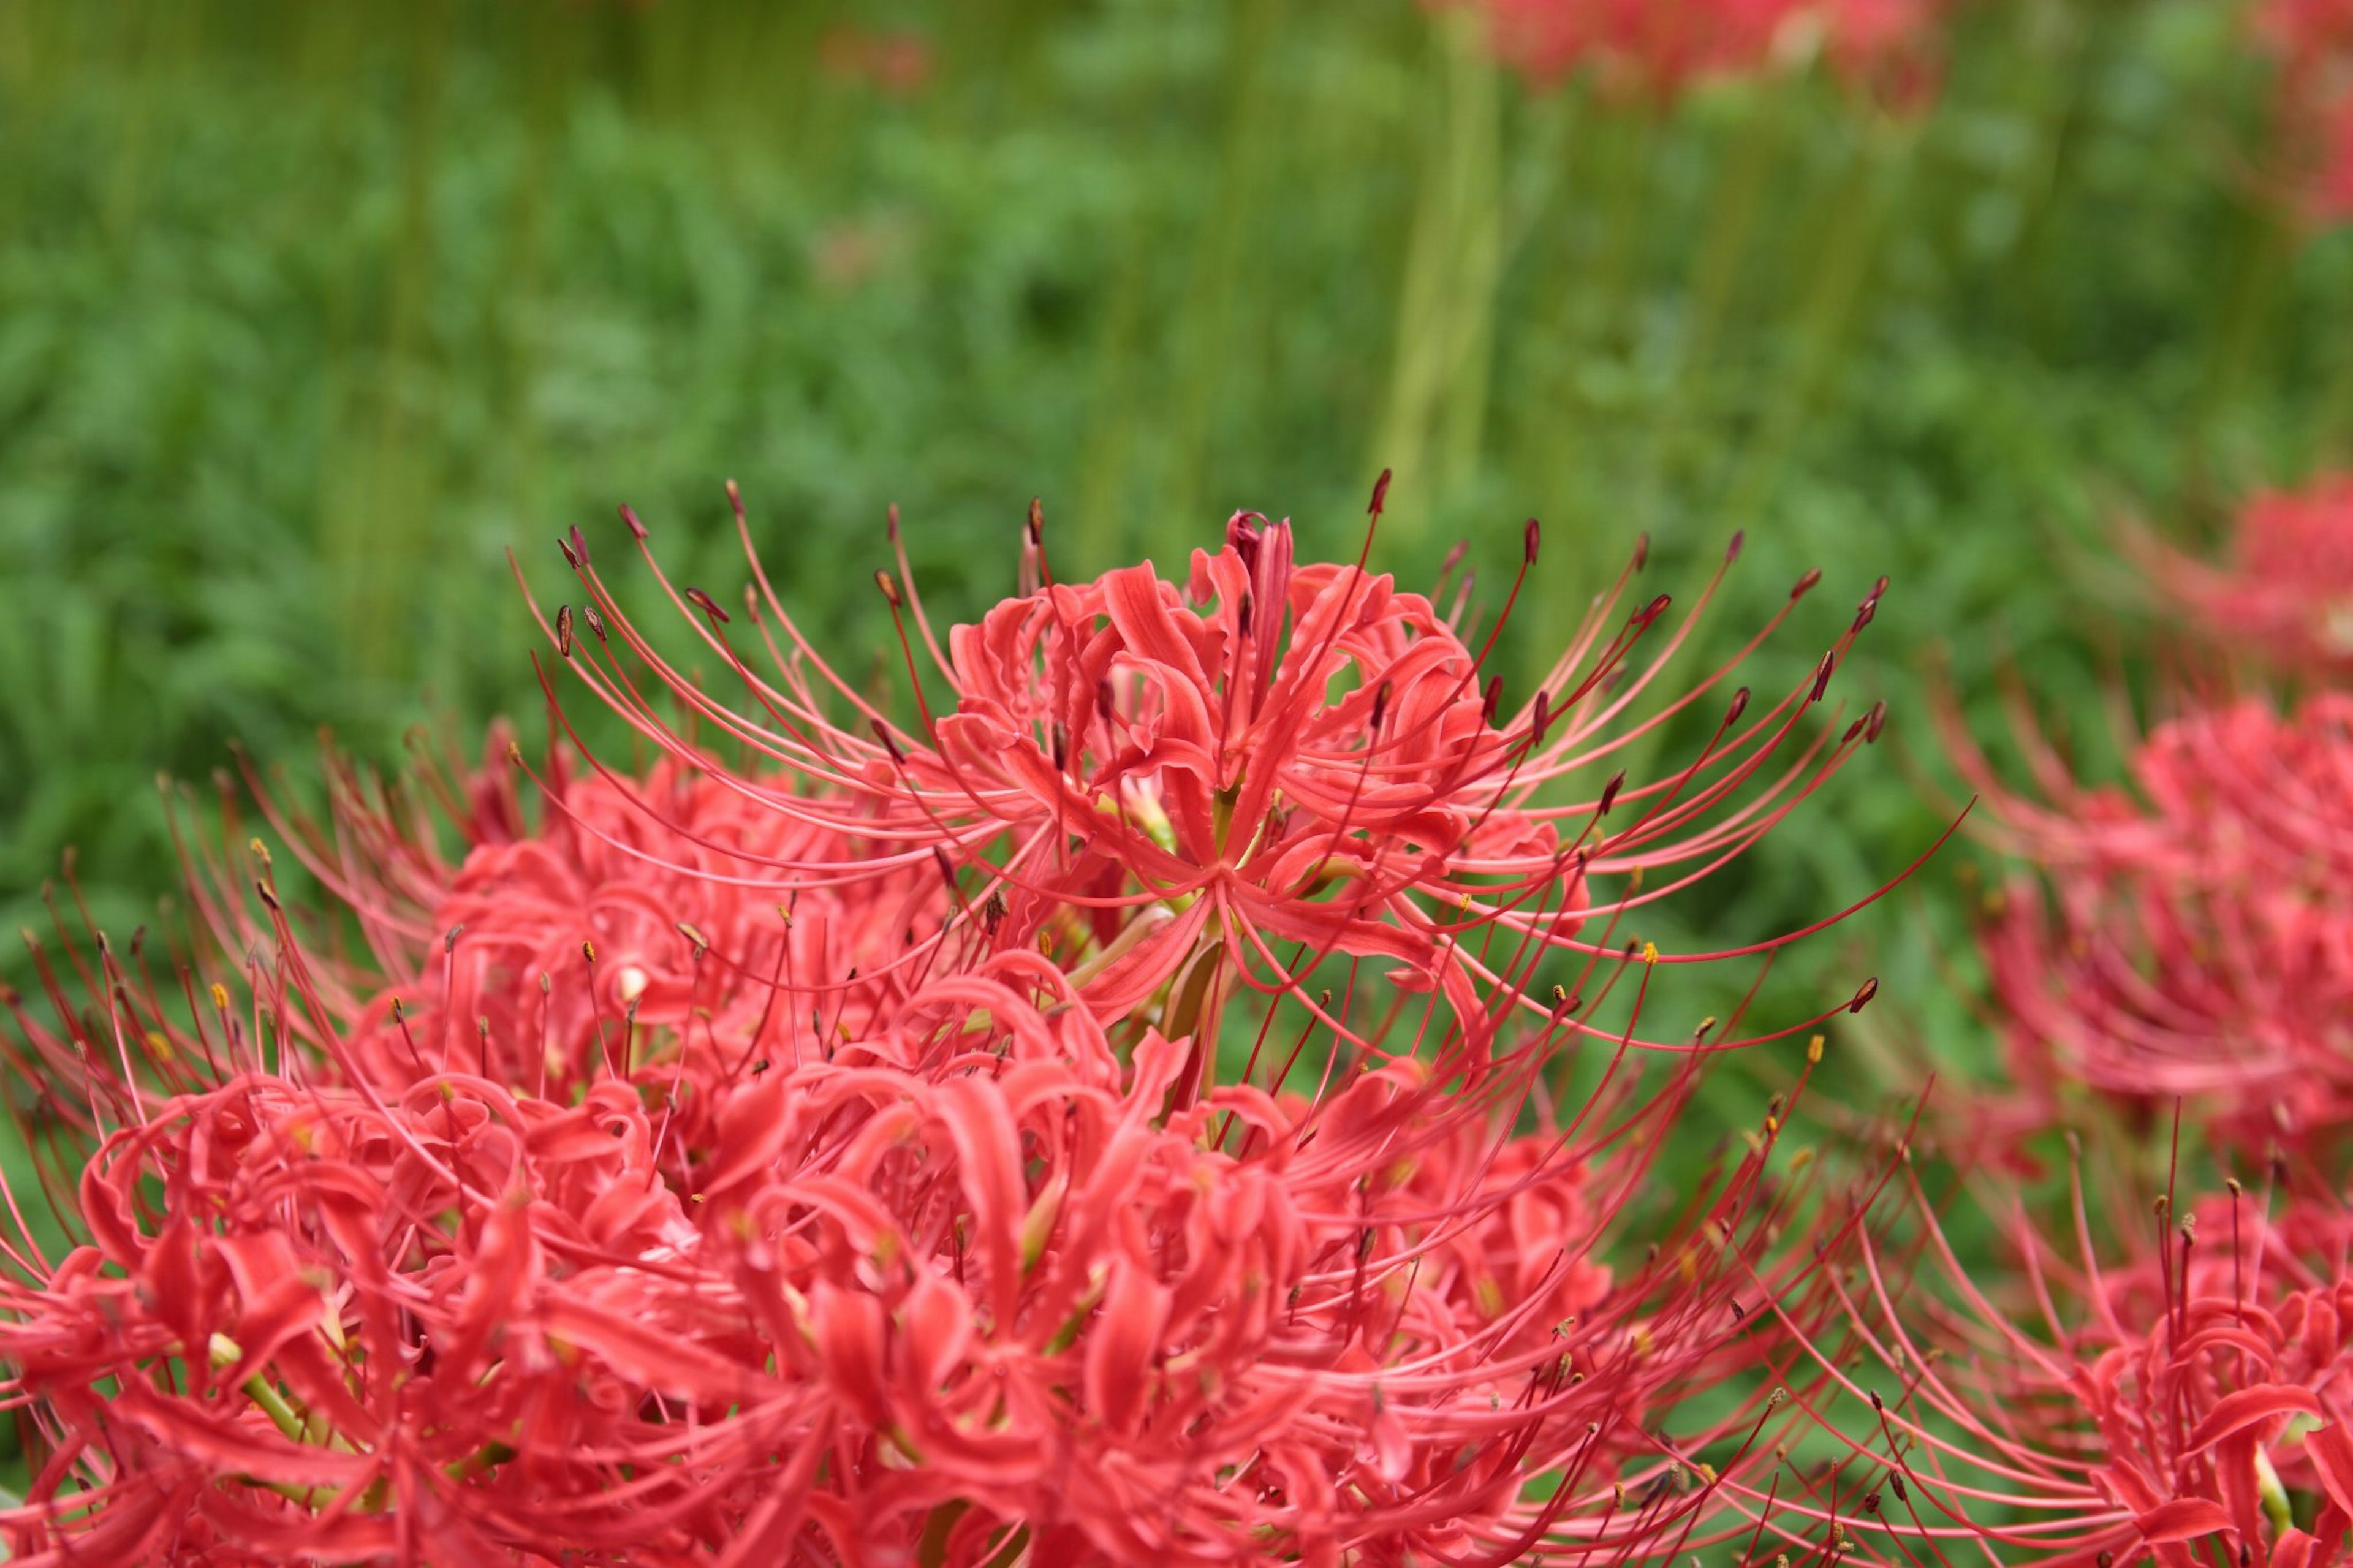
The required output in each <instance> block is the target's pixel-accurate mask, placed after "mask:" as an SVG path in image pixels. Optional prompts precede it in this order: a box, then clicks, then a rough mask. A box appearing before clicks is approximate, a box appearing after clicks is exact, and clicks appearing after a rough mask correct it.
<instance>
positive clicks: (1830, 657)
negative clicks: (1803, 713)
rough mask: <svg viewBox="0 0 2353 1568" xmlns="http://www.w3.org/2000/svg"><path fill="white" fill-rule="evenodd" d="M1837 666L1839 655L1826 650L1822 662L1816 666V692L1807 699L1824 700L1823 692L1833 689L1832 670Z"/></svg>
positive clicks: (1811, 700) (1813, 700) (1812, 700)
mask: <svg viewBox="0 0 2353 1568" xmlns="http://www.w3.org/2000/svg"><path fill="white" fill-rule="evenodd" d="M1836 668H1838V655H1837V654H1835V653H1830V652H1825V653H1824V654H1823V655H1822V662H1821V663H1820V664H1818V665H1816V666H1814V693H1813V695H1812V696H1810V697H1809V698H1807V699H1806V700H1807V701H1809V702H1820V700H1822V693H1823V692H1825V691H1828V690H1829V689H1831V670H1833V669H1836Z"/></svg>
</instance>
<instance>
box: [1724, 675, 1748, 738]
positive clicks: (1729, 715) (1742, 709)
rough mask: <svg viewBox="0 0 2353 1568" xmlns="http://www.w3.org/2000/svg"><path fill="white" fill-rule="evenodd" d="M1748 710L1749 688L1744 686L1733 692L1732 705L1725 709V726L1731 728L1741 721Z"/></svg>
mask: <svg viewBox="0 0 2353 1568" xmlns="http://www.w3.org/2000/svg"><path fill="white" fill-rule="evenodd" d="M1747 711H1748V688H1746V687H1745V686H1744V687H1742V688H1741V689H1739V690H1737V691H1736V692H1734V693H1733V694H1732V706H1731V707H1730V708H1728V709H1726V710H1725V714H1724V727H1725V729H1727V730H1729V729H1731V728H1732V727H1733V726H1734V725H1735V724H1737V723H1739V722H1740V716H1741V715H1742V714H1743V713H1746V712H1747Z"/></svg>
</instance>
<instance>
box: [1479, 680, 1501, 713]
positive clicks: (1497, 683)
mask: <svg viewBox="0 0 2353 1568" xmlns="http://www.w3.org/2000/svg"><path fill="white" fill-rule="evenodd" d="M1503 705H1504V678H1503V677H1502V676H1500V675H1491V676H1489V677H1488V678H1487V693H1486V696H1485V697H1484V698H1483V699H1482V700H1481V701H1480V704H1479V717H1480V718H1481V719H1482V720H1483V721H1486V722H1487V723H1489V724H1493V723H1494V721H1495V712H1496V710H1498V709H1500V708H1502V707H1503Z"/></svg>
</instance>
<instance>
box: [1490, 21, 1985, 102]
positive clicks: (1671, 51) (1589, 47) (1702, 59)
mask: <svg viewBox="0 0 2353 1568" xmlns="http://www.w3.org/2000/svg"><path fill="white" fill-rule="evenodd" d="M1480 3H1481V5H1482V9H1483V10H1484V12H1485V14H1486V17H1487V20H1488V24H1489V26H1490V27H1491V29H1492V31H1493V40H1494V46H1495V48H1496V51H1497V53H1498V54H1499V55H1500V56H1501V57H1502V58H1504V59H1505V60H1507V61H1509V62H1510V63H1511V64H1512V65H1513V66H1514V68H1517V69H1519V70H1520V71H1521V72H1523V73H1524V74H1525V75H1526V76H1527V77H1528V78H1529V79H1531V80H1533V81H1535V82H1536V83H1538V84H1540V85H1549V84H1552V83H1556V82H1557V81H1559V80H1560V79H1562V78H1564V77H1566V76H1568V75H1570V74H1572V73H1575V72H1577V71H1583V70H1591V71H1593V72H1595V73H1596V74H1597V75H1598V76H1599V79H1601V80H1603V81H1604V82H1605V83H1609V84H1613V85H1620V86H1623V87H1626V88H1630V89H1635V90H1640V91H1645V92H1651V93H1659V94H1665V95H1672V94H1673V93H1675V92H1677V91H1679V90H1681V89H1683V88H1685V87H1687V86H1689V85H1690V84H1692V83H1693V82H1694V81H1698V80H1703V79H1710V78H1717V77H1728V76H1746V75H1752V74H1756V73H1758V72H1762V71H1764V70H1766V69H1767V68H1770V67H1771V66H1772V65H1773V64H1774V63H1775V62H1776V61H1777V60H1782V59H1798V58H1802V57H1804V56H1805V55H1807V54H1808V53H1810V52H1811V51H1813V50H1816V49H1819V50H1820V53H1821V54H1822V56H1823V57H1824V58H1826V59H1827V60H1828V62H1829V63H1830V65H1831V68H1832V69H1833V70H1835V71H1836V72H1837V73H1838V74H1839V75H1840V76H1841V78H1843V79H1847V80H1849V81H1853V82H1858V83H1867V84H1873V85H1874V86H1878V87H1883V88H1885V89H1889V90H1890V92H1891V94H1892V95H1893V96H1895V97H1899V98H1906V99H1912V98H1917V97H1919V96H1921V95H1922V94H1924V93H1925V91H1926V83H1927V82H1929V81H1932V80H1933V79H1934V77H1935V70H1934V54H1935V32H1936V22H1937V20H1938V17H1939V16H1940V14H1941V12H1942V11H1943V9H1944V0H1480Z"/></svg>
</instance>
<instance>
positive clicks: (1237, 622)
mask: <svg viewBox="0 0 2353 1568" xmlns="http://www.w3.org/2000/svg"><path fill="white" fill-rule="evenodd" d="M1234 630H1235V632H1236V634H1237V635H1238V636H1240V637H1248V636H1250V595H1249V593H1248V592H1247V591H1245V592H1244V593H1243V595H1242V602H1241V603H1240V604H1239V605H1235V606H1234Z"/></svg>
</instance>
